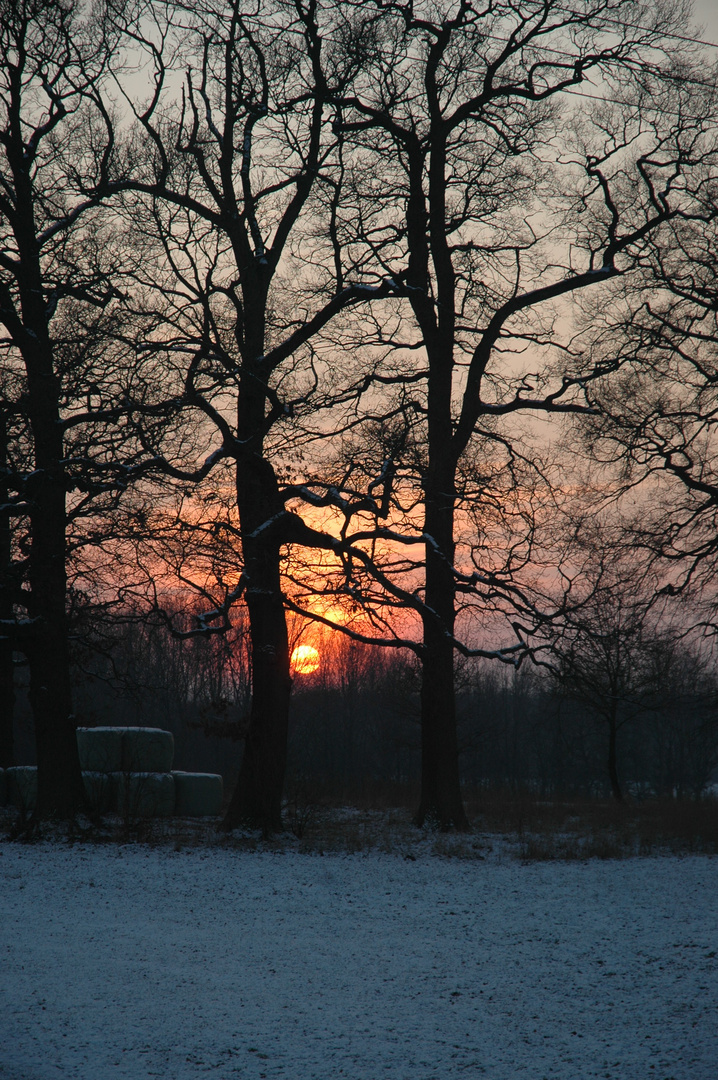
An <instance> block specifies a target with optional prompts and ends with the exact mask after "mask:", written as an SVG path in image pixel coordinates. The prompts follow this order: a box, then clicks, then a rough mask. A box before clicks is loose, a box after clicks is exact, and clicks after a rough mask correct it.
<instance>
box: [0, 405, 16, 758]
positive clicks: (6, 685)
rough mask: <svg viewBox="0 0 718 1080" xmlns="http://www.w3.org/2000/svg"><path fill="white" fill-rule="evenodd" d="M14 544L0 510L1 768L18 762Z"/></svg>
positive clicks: (2, 464) (1, 490)
mask: <svg viewBox="0 0 718 1080" xmlns="http://www.w3.org/2000/svg"><path fill="white" fill-rule="evenodd" d="M7 468H8V455H7V425H6V423H5V418H4V416H0V477H1V479H0V505H3V506H7V504H8V499H9V492H8V484H7ZM11 567H12V544H11V533H10V514H9V512H8V511H7V510H5V511H2V512H0V621H1V622H2V624H4V627H6V629H0V769H9V768H10V766H11V765H14V764H15V750H14V747H15V740H14V733H13V720H14V713H15V679H14V673H13V659H12V657H13V642H12V637H11V633H12V626H11V624H12V622H13V616H14V611H13V581H12V576H11Z"/></svg>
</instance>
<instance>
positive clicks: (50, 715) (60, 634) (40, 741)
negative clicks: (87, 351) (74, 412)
mask: <svg viewBox="0 0 718 1080" xmlns="http://www.w3.org/2000/svg"><path fill="white" fill-rule="evenodd" d="M28 383H29V387H30V397H31V399H32V397H33V390H34V391H35V396H36V400H35V401H34V402H33V403H32V406H31V420H32V425H33V436H34V441H35V466H36V468H35V472H34V475H33V477H32V478H31V480H30V481H28V496H29V500H30V504H31V515H30V516H31V531H32V547H31V554H30V569H29V582H30V603H29V606H30V614H31V617H32V619H33V620H34V628H33V634H32V644H31V646H30V648H29V654H28V655H29V661H30V704H31V705H32V711H33V717H34V720H35V742H36V747H37V783H38V794H37V810H36V816H37V817H38V818H40V819H42V818H49V817H59V818H71V817H73V816H74V815H75V814H76V813H77V812H78V811H79V810H82V809H84V807H85V795H84V788H83V783H82V773H81V771H80V758H79V755H78V751H77V737H76V734H75V718H74V715H73V712H72V691H71V684H70V649H69V639H68V626H67V614H66V599H67V578H66V569H65V555H66V552H65V526H66V512H65V490H64V483H63V477H62V467H61V465H60V460H61V444H62V439H61V435H60V434H59V409H58V408H57V400H56V399H54V400H53V393H52V387H53V386H54V385H55V380H54V379H39V380H35V379H29V380H28ZM37 383H40V386H39V387H38V386H37ZM33 384H34V385H33ZM48 413H49V414H50V416H52V419H49V418H48V415H47V414H48ZM56 442H57V443H59V444H60V445H59V447H58V446H55V445H53V444H54V443H56Z"/></svg>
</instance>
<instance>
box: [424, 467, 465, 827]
mask: <svg viewBox="0 0 718 1080" xmlns="http://www.w3.org/2000/svg"><path fill="white" fill-rule="evenodd" d="M452 490H453V478H448V477H445V478H444V481H443V482H441V481H440V482H439V483H436V484H430V483H429V482H427V485H426V511H425V531H426V533H427V535H428V536H430V537H431V538H432V540H433V541H434V543H430V544H427V546H426V605H427V607H428V609H429V611H430V612H431V613H433V614H428V613H427V614H426V615H425V616H424V653H423V662H422V681H421V797H420V801H419V809H418V810H417V813H416V815H415V817H414V822H415V824H416V825H418V826H420V827H421V826H423V825H425V824H434V825H437V826H438V827H439V828H441V829H444V830H449V829H458V830H467V829H468V828H469V821H468V818H467V817H466V811H465V810H464V804H463V800H462V797H461V783H460V778H459V748H458V739H457V732H456V697H455V691H454V643H453V640H452V639H453V633H454V618H455V611H454V597H455V582H454V574H453V558H454V538H453V537H454V500H453V496H452V495H450V494H448V492H451V491H452ZM437 549H438V550H437Z"/></svg>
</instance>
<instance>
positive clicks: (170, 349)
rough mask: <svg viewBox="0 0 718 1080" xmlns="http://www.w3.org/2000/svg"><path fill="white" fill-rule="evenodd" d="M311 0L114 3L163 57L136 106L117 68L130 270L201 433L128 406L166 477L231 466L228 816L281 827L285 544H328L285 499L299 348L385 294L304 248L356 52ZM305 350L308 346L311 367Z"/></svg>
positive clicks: (286, 691)
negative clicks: (233, 670) (240, 652)
mask: <svg viewBox="0 0 718 1080" xmlns="http://www.w3.org/2000/svg"><path fill="white" fill-rule="evenodd" d="M317 11H318V5H317V4H316V3H315V0H309V2H307V3H304V2H303V0H296V2H284V0H276V2H274V0H273V2H271V3H261V4H259V5H257V7H256V9H254V10H253V11H252V12H248V11H246V10H245V5H243V4H242V3H240V2H239V0H226V2H224V0H218V2H217V3H214V4H209V5H203V6H202V8H201V9H195V8H194V7H190V6H186V5H183V4H182V3H176V4H173V5H170V6H165V5H157V6H156V7H154V8H152V9H148V10H147V11H145V10H144V9H143V10H142V11H141V12H140V13H139V14H138V16H137V18H136V19H135V20H134V21H127V18H126V15H125V12H124V9H123V10H121V11H120V12H119V13H118V19H120V18H122V25H123V28H124V33H125V38H126V41H127V42H128V49H129V50H130V55H131V50H132V49H136V50H139V51H140V52H141V54H142V56H143V60H144V61H145V62H146V63H147V64H149V65H150V70H151V71H152V72H153V84H152V90H151V94H150V98H149V101H142V102H140V103H138V102H134V103H133V102H132V101H131V94H130V89H129V88H131V82H128V81H127V80H126V79H124V76H123V73H122V72H121V71H119V72H118V81H119V82H120V83H121V84H122V85H123V86H125V88H127V100H128V102H130V104H131V107H132V110H133V113H134V119H135V122H136V127H137V131H138V133H137V134H136V140H137V145H138V146H139V143H140V142H141V141H144V143H145V147H146V149H147V150H148V153H149V161H148V156H147V155H145V156H144V157H143V155H142V154H141V153H139V151H138V152H137V153H136V157H135V159H133V167H134V171H133V172H132V174H131V175H130V176H129V177H128V179H127V181H126V182H125V184H124V190H125V192H126V193H127V196H126V197H127V199H128V200H130V201H129V202H128V212H129V214H130V217H131V218H132V221H133V223H134V224H133V228H134V231H135V234H136V235H139V234H141V240H139V242H140V243H143V244H144V245H145V250H146V252H147V261H146V263H145V268H146V272H145V273H144V274H143V273H139V274H138V275H136V281H137V282H138V284H139V286H140V287H141V288H142V289H144V290H145V292H146V293H148V294H149V295H150V297H152V296H154V299H150V301H149V303H150V304H154V305H155V309H156V324H155V326H154V328H153V330H152V333H151V334H150V335H149V340H148V351H149V352H150V353H153V354H154V355H155V356H156V357H157V358H158V359H159V358H160V357H163V356H164V357H168V356H169V357H175V358H176V357H183V358H185V359H186V365H185V369H184V376H183V385H182V387H181V392H180V394H179V397H178V399H177V401H176V402H174V403H172V407H174V406H175V405H177V406H181V408H182V409H183V410H184V413H183V416H184V417H185V420H184V421H183V423H185V424H189V421H187V419H186V418H187V417H188V416H191V417H193V419H194V423H195V435H194V442H192V439H193V437H192V436H190V440H189V443H188V442H187V441H185V442H184V443H183V442H182V441H179V442H178V441H177V439H176V438H175V439H174V441H173V440H171V439H170V438H169V437H168V436H167V435H166V432H165V429H164V428H163V427H162V425H161V424H160V425H159V426H156V427H154V428H153V427H152V425H151V423H150V422H149V421H150V418H151V415H152V410H147V409H146V408H144V407H142V403H141V402H137V403H134V402H130V405H131V406H136V407H135V408H134V415H135V419H136V421H137V423H138V425H139V427H140V430H141V433H142V434H141V438H142V440H143V443H144V445H145V447H146V448H147V449H148V450H149V451H151V452H152V454H153V455H154V462H155V464H156V467H157V469H158V470H160V471H163V472H164V473H165V475H167V476H168V477H171V478H173V479H174V480H176V481H178V482H180V483H184V484H186V485H189V484H197V483H199V482H201V481H202V480H203V479H204V478H205V477H207V476H208V475H210V474H211V473H212V472H213V471H214V470H216V469H217V466H218V465H219V464H220V463H223V464H224V465H226V464H227V462H231V463H233V466H234V481H233V483H234V500H235V505H234V507H233V512H231V513H230V514H229V515H225V516H223V517H220V518H218V519H217V520H216V521H215V522H214V527H215V531H217V530H218V531H219V532H221V531H222V530H224V531H225V534H226V535H227V537H228V538H229V539H230V540H231V541H232V543H234V544H235V547H237V546H239V548H240V549H241V551H240V552H235V564H236V567H237V575H235V580H234V582H233V584H232V585H231V587H229V588H227V589H225V596H224V599H223V602H222V603H221V604H220V606H219V608H217V609H216V610H215V611H214V615H212V614H211V613H206V614H205V616H204V617H203V625H202V627H200V628H199V629H200V631H202V632H205V631H207V630H209V629H212V628H214V629H217V630H219V629H222V628H223V627H226V618H227V613H228V611H229V609H230V607H231V605H232V604H233V603H235V602H237V601H238V600H239V599H240V598H241V599H242V600H243V602H246V605H247V610H248V614H249V625H250V636H251V643H252V704H251V714H250V717H249V723H248V727H247V733H246V739H245V745H244V756H243V759H242V766H241V772H240V777H239V782H238V785H237V788H236V791H235V793H234V796H233V799H232V803H231V806H230V808H229V811H228V814H227V817H226V821H225V825H226V827H228V828H231V827H233V826H234V825H236V824H238V823H239V822H240V821H246V822H250V823H252V824H255V825H259V826H261V827H262V828H265V829H276V828H279V827H280V825H281V798H282V787H283V782H284V773H285V767H286V744H287V722H288V708H289V695H290V687H291V678H290V667H289V648H288V638H287V628H286V620H285V611H284V596H283V589H282V581H281V572H280V565H281V553H282V549H283V546H284V545H286V544H288V543H291V542H296V541H298V540H299V541H301V540H302V539H303V538H307V539H309V540H310V542H312V541H313V540H316V541H317V542H318V543H320V544H326V545H327V546H329V545H331V544H332V543H333V540H332V538H331V537H323V536H322V535H321V533H320V531H315V532H314V533H312V531H311V530H310V529H309V528H307V527H306V526H305V525H304V523H303V522H302V520H301V518H300V517H299V516H298V515H297V514H296V513H294V512H293V511H292V510H291V509H289V508H288V505H287V504H288V501H289V498H290V496H289V495H288V494H287V493H286V492H284V491H283V490H282V484H281V482H280V477H279V471H280V469H281V468H282V466H283V461H282V454H281V446H282V440H283V436H284V433H285V432H287V431H288V430H290V428H291V421H292V416H293V413H294V412H295V410H296V409H297V407H298V406H299V405H300V404H301V403H302V402H305V401H306V400H307V399H308V398H311V396H312V394H313V392H314V390H315V389H316V385H315V384H316V377H315V376H316V373H315V372H314V371H313V368H312V364H311V356H310V355H309V354H307V352H306V351H305V352H304V353H302V350H305V349H306V347H307V345H308V343H309V342H310V341H311V339H312V338H313V336H314V335H315V334H316V333H317V332H318V331H319V330H320V329H321V328H322V327H324V326H326V325H327V323H328V322H329V321H330V320H331V319H332V318H334V317H335V316H336V315H337V314H338V313H340V312H342V311H344V310H346V309H347V308H349V307H350V306H352V305H355V304H357V303H360V302H364V301H365V300H366V298H367V297H368V296H381V295H388V294H389V293H390V292H391V286H390V285H388V284H387V283H382V282H377V281H376V280H375V279H370V280H369V281H366V280H363V279H362V277H361V275H357V276H355V279H354V280H353V281H349V282H343V281H340V280H338V278H337V275H336V274H335V273H334V271H333V267H332V263H331V260H330V261H329V264H328V265H327V262H326V260H325V259H323V258H322V259H321V260H318V261H317V262H316V263H315V260H314V258H313V256H312V245H314V244H317V243H319V241H318V240H317V238H318V237H319V236H320V235H321V233H322V232H324V233H325V235H326V231H327V229H331V221H330V223H329V224H327V219H328V218H329V219H331V215H332V205H333V202H332V191H333V190H335V185H336V177H334V178H333V180H332V183H331V184H329V182H328V181H327V179H326V177H327V175H328V174H329V173H330V171H331V168H330V167H331V166H332V165H333V164H335V159H336V141H337V140H336V134H335V133H334V132H333V131H332V127H331V124H330V122H329V121H330V119H331V116H330V110H329V105H330V102H331V100H332V98H333V97H334V96H336V92H337V84H339V83H342V82H343V81H345V80H346V79H347V78H350V77H351V73H352V71H353V68H354V67H355V66H356V62H355V61H354V60H352V58H351V56H349V55H341V56H340V64H341V66H340V68H337V67H336V65H334V67H332V64H331V63H327V62H326V61H325V57H324V51H323V50H324V43H323V38H322V35H321V33H320V30H319V27H318V24H317V17H318V16H317ZM330 18H331V13H330ZM173 27H174V29H173ZM337 62H339V61H337ZM180 71H181V72H182V80H183V84H182V89H181V91H180V92H178V89H177V81H176V77H177V76H178V73H179V72H180ZM123 79H124V81H123ZM332 108H333V107H332ZM332 185H334V187H333V186H332ZM320 189H321V191H320ZM322 192H323V193H324V194H322ZM133 200H134V201H133ZM297 356H299V357H300V358H301V357H302V356H305V357H306V358H307V362H306V364H305V365H304V370H300V366H299V361H298V360H297ZM207 432H211V433H212V437H213V438H214V439H215V443H214V444H213V445H208V446H207V447H206V453H204V455H199V461H197V457H195V462H194V463H193V462H192V460H191V459H192V453H191V452H190V450H189V447H190V445H191V450H192V451H194V452H195V454H196V453H197V450H198V444H201V443H202V440H203V439H204V437H205V433H207ZM198 496H199V491H198ZM240 570H241V573H240Z"/></svg>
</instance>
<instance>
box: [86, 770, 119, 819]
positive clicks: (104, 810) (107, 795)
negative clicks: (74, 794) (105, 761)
mask: <svg viewBox="0 0 718 1080" xmlns="http://www.w3.org/2000/svg"><path fill="white" fill-rule="evenodd" d="M82 782H83V784H84V785H85V794H86V795H87V801H88V802H89V804H90V808H91V809H92V810H96V811H97V812H98V813H99V814H109V813H111V812H112V811H113V810H116V809H117V785H116V783H115V782H114V780H113V778H112V776H110V775H109V773H106V772H84V771H83V773H82Z"/></svg>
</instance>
